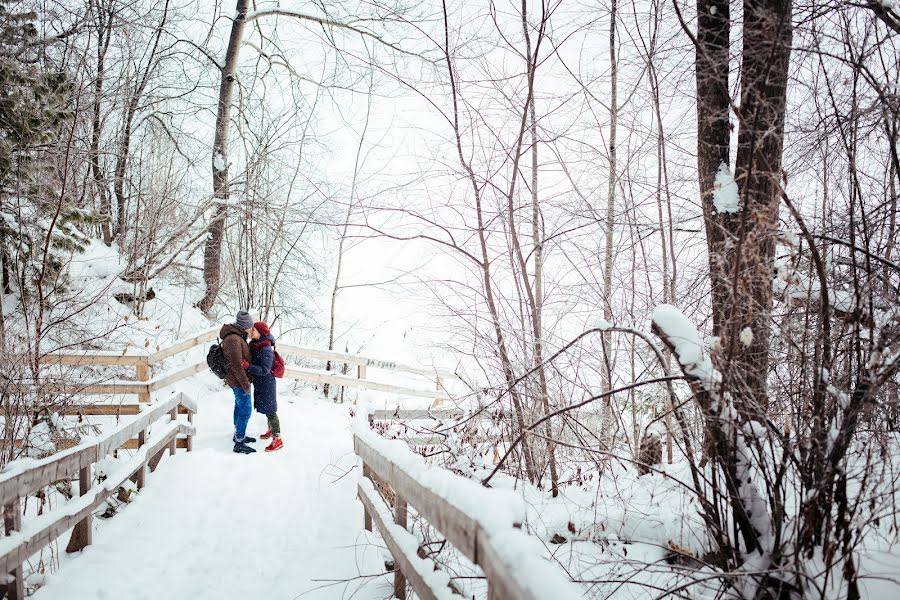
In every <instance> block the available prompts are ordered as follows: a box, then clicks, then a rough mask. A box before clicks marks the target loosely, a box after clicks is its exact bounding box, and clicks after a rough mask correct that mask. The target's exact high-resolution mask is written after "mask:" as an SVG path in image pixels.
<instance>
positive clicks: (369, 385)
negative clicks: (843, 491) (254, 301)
mask: <svg viewBox="0 0 900 600" xmlns="http://www.w3.org/2000/svg"><path fill="white" fill-rule="evenodd" d="M219 330H220V328H219V327H218V326H216V327H213V328H210V329H206V330H204V331H202V332H200V333H198V334H196V335H194V336H191V337H188V338H183V339H181V340H179V341H177V342H175V343H173V344H172V345H171V346H169V347H167V348H164V349H162V350H159V351H157V352H154V353H145V352H142V351H140V350H137V351H126V352H123V353H121V354H116V353H112V352H98V351H85V352H80V353H63V352H57V353H49V354H46V355H44V356H43V360H44V361H45V362H47V363H56V364H60V365H69V366H94V365H96V366H133V367H134V368H135V380H113V381H104V382H102V383H90V384H86V385H79V384H71V383H70V384H60V385H51V386H50V389H51V390H52V391H54V392H57V393H61V394H73V395H74V394H80V395H121V394H135V395H137V396H138V399H139V401H140V402H143V403H146V402H149V401H150V395H151V393H152V392H155V391H157V390H159V389H161V388H164V387H166V386H169V385H172V384H173V383H176V382H178V381H181V380H182V379H185V378H187V377H191V376H192V375H195V374H197V373H200V372H202V371H204V370H205V369H206V363H205V362H203V361H201V362H198V363H195V364H192V365H190V366H188V367H185V368H182V369H180V370H178V371H175V372H172V373H165V374H162V375H159V376H157V377H154V378H151V377H150V368H151V367H152V366H153V365H156V364H158V363H160V362H162V361H163V360H165V359H167V358H170V357H172V356H174V355H176V354H179V353H181V352H184V351H186V350H189V349H191V348H195V347H196V346H199V345H200V344H203V343H205V342H209V341H212V340H214V339H216V338H217V337H218V332H219ZM278 350H279V352H281V353H282V354H284V355H285V356H292V357H295V358H309V359H314V360H320V361H331V362H333V363H346V364H349V365H356V367H357V377H355V378H354V377H348V376H346V375H342V374H340V373H337V372H334V371H320V370H315V369H304V368H290V369H287V371H286V373H285V377H288V378H290V379H298V380H301V381H309V382H312V383H322V384H325V383H327V384H331V385H335V386H343V387H354V388H361V389H367V390H372V391H381V392H388V393H396V394H401V395H404V396H412V397H419V398H428V399H431V400H434V401H435V402H436V403H440V402H442V401H444V400H446V399H448V398H449V396H448V394H447V393H446V392H445V390H444V382H445V381H447V380H450V379H457V376H456V374H455V373H453V372H451V371H447V370H445V369H435V368H422V367H414V366H410V365H404V364H401V363H396V362H393V361H388V360H383V359H378V358H372V357H366V356H359V355H355V354H348V353H345V352H334V351H330V350H318V349H316V348H307V347H303V346H297V345H294V344H286V343H279V344H278ZM368 367H371V368H374V369H383V370H389V371H395V372H398V373H409V374H411V375H418V376H423V377H428V378H433V380H434V382H435V388H434V390H421V389H414V388H409V387H405V386H397V385H391V384H387V383H380V382H376V381H370V380H368V379H366V370H367V368H368Z"/></svg>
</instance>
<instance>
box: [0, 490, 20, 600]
mask: <svg viewBox="0 0 900 600" xmlns="http://www.w3.org/2000/svg"><path fill="white" fill-rule="evenodd" d="M3 526H4V529H5V530H6V535H10V534H12V532H14V531H19V530H20V529H22V509H21V507H20V506H19V499H18V498H15V499H14V500H13V501H12V502H10V503H9V504H7V505H6V506H4V507H3ZM0 592H4V593H5V594H6V597H7V598H9V600H25V578H24V577H23V576H22V565H21V564H19V565H18V566H17V567H16V568H15V569H13V570H12V571H10V572H9V578H8V579H7V581H6V583H5V584H0ZM2 597H3V596H2V594H0V598H2Z"/></svg>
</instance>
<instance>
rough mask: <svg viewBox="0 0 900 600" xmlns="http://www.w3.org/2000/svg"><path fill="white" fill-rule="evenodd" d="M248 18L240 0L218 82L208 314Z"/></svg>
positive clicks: (206, 267) (217, 269) (218, 262)
mask: <svg viewBox="0 0 900 600" xmlns="http://www.w3.org/2000/svg"><path fill="white" fill-rule="evenodd" d="M246 18H247V0H237V8H236V9H235V17H234V20H233V21H232V24H231V37H230V38H229V39H228V49H227V50H226V52H225V64H224V65H223V66H222V82H221V84H220V85H219V107H218V111H217V112H216V133H215V138H214V139H213V152H212V175H213V198H214V199H215V201H214V203H213V206H214V209H213V217H212V220H211V221H210V222H209V226H208V227H207V238H206V245H205V247H204V248H203V281H204V283H205V284H206V295H205V296H203V298H202V299H201V300H200V302H198V303H197V308H199V309H200V310H202V311H203V312H205V313H208V312H209V311H210V309H211V308H212V306H213V304H214V303H215V301H216V297H217V296H218V295H219V289H220V288H221V287H222V280H221V277H222V241H223V239H224V237H225V218H226V216H227V213H228V129H229V125H230V122H231V97H232V95H233V93H234V82H235V80H236V79H237V74H236V71H237V64H238V55H239V53H240V49H241V40H242V39H243V36H244V25H245V24H246Z"/></svg>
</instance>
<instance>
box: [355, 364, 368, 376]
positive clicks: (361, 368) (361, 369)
mask: <svg viewBox="0 0 900 600" xmlns="http://www.w3.org/2000/svg"><path fill="white" fill-rule="evenodd" d="M356 378H357V379H365V378H366V365H356Z"/></svg>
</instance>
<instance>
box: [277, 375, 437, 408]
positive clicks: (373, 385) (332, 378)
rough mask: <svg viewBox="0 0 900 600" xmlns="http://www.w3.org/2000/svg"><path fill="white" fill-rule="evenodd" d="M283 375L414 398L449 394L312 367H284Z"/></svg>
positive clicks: (430, 397) (290, 377)
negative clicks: (348, 375)
mask: <svg viewBox="0 0 900 600" xmlns="http://www.w3.org/2000/svg"><path fill="white" fill-rule="evenodd" d="M284 376H285V377H286V378H289V379H299V380H300V381H310V382H313V383H327V384H329V385H334V386H346V387H352V388H360V389H364V390H372V391H375V392H388V393H391V394H399V395H401V396H413V397H416V398H428V399H434V398H436V397H438V396H441V397H443V398H444V399H447V400H449V399H450V398H449V396H442V394H441V393H440V392H437V391H434V390H416V389H412V388H405V387H401V386H396V385H390V384H387V383H378V382H377V381H371V380H368V379H357V378H355V377H347V376H345V375H336V374H333V373H331V372H328V371H316V370H314V369H295V368H291V369H285V370H284Z"/></svg>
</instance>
